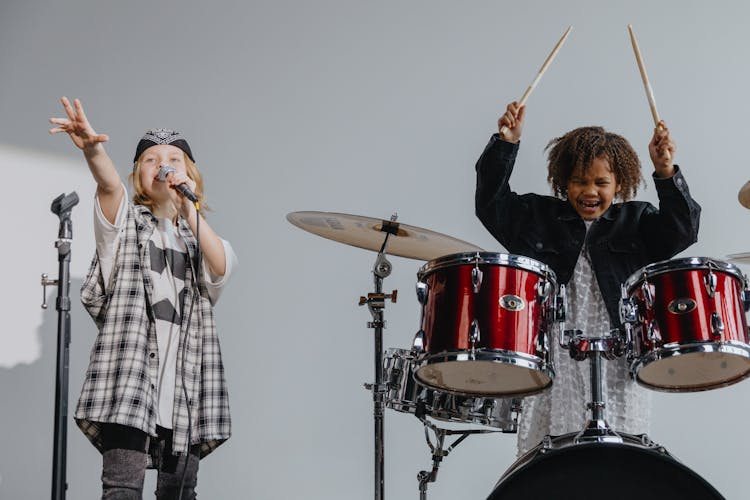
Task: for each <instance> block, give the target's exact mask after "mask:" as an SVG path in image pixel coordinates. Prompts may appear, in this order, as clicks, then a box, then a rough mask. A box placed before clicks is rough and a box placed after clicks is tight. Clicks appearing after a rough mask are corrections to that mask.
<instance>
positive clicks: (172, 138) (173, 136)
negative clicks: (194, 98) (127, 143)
mask: <svg viewBox="0 0 750 500" xmlns="http://www.w3.org/2000/svg"><path fill="white" fill-rule="evenodd" d="M158 144H169V145H170V146H175V147H177V148H180V149H181V150H183V151H184V152H185V154H186V155H188V158H190V160H192V161H193V162H194V161H195V159H194V158H193V152H192V151H190V146H189V145H188V143H187V141H186V140H185V139H184V138H183V137H182V135H180V133H179V132H175V131H174V130H170V129H168V128H157V129H151V130H147V131H146V134H145V135H144V136H143V137H142V138H141V140H140V141H138V147H136V148H135V157H134V158H133V163H135V162H137V161H138V158H139V157H140V156H141V155H142V154H143V152H144V151H146V150H147V149H148V148H150V147H151V146H156V145H158Z"/></svg>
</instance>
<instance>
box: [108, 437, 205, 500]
mask: <svg viewBox="0 0 750 500" xmlns="http://www.w3.org/2000/svg"><path fill="white" fill-rule="evenodd" d="M102 430H103V432H102V436H103V443H104V451H103V453H102V500H142V499H143V481H144V478H145V475H146V466H147V463H148V454H149V453H150V454H151V455H152V457H153V456H156V457H157V458H158V459H160V460H159V463H157V464H155V466H156V467H157V468H158V470H159V472H158V476H157V479H156V498H157V500H194V499H195V498H197V495H196V493H195V487H196V485H197V483H198V463H199V455H198V447H197V446H193V447H192V449H191V450H190V453H189V454H188V455H187V457H185V455H181V456H179V457H178V456H176V455H172V435H171V432H170V431H169V430H167V429H161V428H160V429H158V430H159V437H158V438H157V439H149V437H148V436H147V435H146V434H145V433H143V432H142V431H140V430H138V429H133V428H131V427H125V426H121V425H116V424H105V425H104V427H103V429H102ZM147 450H148V453H147ZM186 460H187V467H186V465H185V462H186ZM183 472H184V474H185V483H184V486H183V489H182V498H178V495H179V491H180V483H181V482H182V477H183Z"/></svg>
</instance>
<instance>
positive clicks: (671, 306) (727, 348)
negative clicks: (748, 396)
mask: <svg viewBox="0 0 750 500" xmlns="http://www.w3.org/2000/svg"><path fill="white" fill-rule="evenodd" d="M710 275H713V276H714V277H715V283H716V285H715V287H714V293H713V296H711V294H710V293H709V287H708V285H707V280H710V279H711V278H710ZM744 282H745V279H744V277H743V275H742V273H741V272H740V271H739V270H738V269H737V267H736V266H733V265H732V264H728V263H725V262H722V261H719V260H715V259H710V258H707V257H691V258H685V259H675V260H671V261H663V262H657V263H655V264H651V265H649V266H646V267H645V268H643V269H641V270H640V271H638V272H636V273H634V274H633V275H632V276H631V277H630V278H629V279H628V281H627V282H626V284H625V287H626V290H627V292H628V295H629V297H630V298H631V300H632V301H633V302H634V303H635V304H636V310H637V323H636V324H635V327H634V328H633V334H634V335H633V337H634V338H633V352H632V354H631V358H632V362H631V371H632V372H633V375H634V376H635V378H636V380H637V381H638V382H639V383H640V384H641V385H644V386H646V387H649V388H651V389H655V390H660V391H667V392H693V391H703V390H709V389H714V388H718V387H724V386H727V385H731V384H734V383H736V382H739V381H741V380H743V379H744V378H746V377H747V376H748V375H750V345H748V331H747V319H746V317H745V310H744V304H743V285H744ZM646 289H648V292H647V291H646ZM649 295H650V297H649ZM719 327H721V331H719ZM652 337H653V339H652ZM659 337H660V339H659Z"/></svg>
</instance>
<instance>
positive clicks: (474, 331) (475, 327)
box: [469, 319, 481, 352]
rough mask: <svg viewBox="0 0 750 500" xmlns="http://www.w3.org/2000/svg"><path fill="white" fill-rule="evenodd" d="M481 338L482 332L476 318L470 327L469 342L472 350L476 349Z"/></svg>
mask: <svg viewBox="0 0 750 500" xmlns="http://www.w3.org/2000/svg"><path fill="white" fill-rule="evenodd" d="M480 339H481V332H480V331H479V322H478V321H477V320H476V319H474V320H473V321H472V322H471V327H470V328H469V344H470V345H471V350H472V352H473V351H474V350H475V349H476V345H477V343H478V342H479V341H480Z"/></svg>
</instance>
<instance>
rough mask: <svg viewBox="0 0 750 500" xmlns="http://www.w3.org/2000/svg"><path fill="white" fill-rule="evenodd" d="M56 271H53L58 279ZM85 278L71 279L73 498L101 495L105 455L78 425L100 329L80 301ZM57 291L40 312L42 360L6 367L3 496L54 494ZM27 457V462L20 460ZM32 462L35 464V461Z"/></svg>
mask: <svg viewBox="0 0 750 500" xmlns="http://www.w3.org/2000/svg"><path fill="white" fill-rule="evenodd" d="M55 274H56V273H54V272H50V275H51V277H52V278H55V277H56V276H55ZM80 288H81V279H71V283H70V299H71V312H70V315H71V344H70V370H69V371H70V373H69V398H68V401H69V404H68V431H67V432H68V437H67V439H68V446H67V483H68V485H69V486H68V492H67V497H68V498H98V497H99V496H100V495H101V489H100V486H99V474H100V472H99V471H100V468H101V458H100V455H99V452H98V451H96V449H95V448H94V447H93V446H91V445H90V444H89V442H88V441H87V440H86V438H85V437H84V436H83V434H82V433H81V432H80V431H79V430H78V427H77V426H76V425H75V422H74V421H73V413H74V411H75V404H76V401H77V400H78V394H79V392H80V390H81V384H82V382H83V375H84V372H85V370H86V366H87V364H88V357H89V350H90V349H91V346H92V345H93V340H94V337H95V335H96V329H95V327H94V324H93V322H92V321H91V319H90V318H89V316H88V314H87V313H86V311H85V310H84V309H83V306H82V305H81V302H80V298H79V297H80V295H79V290H80ZM56 297H57V290H56V289H55V290H54V293H53V294H52V296H51V298H50V299H48V305H49V308H48V309H47V310H45V311H43V312H42V310H41V308H40V314H42V315H43V322H42V325H41V327H40V328H39V330H38V331H37V334H38V335H39V338H40V341H41V342H40V344H41V346H42V347H41V356H40V358H39V359H38V360H37V361H35V362H34V363H31V364H26V365H17V366H15V367H13V368H11V369H5V368H0V394H2V411H0V429H2V442H3V453H2V454H0V498H7V499H26V498H29V499H31V498H49V497H50V494H51V491H52V458H53V450H54V448H53V444H54V443H53V437H54V415H55V383H56V375H57V372H56V370H57V368H56V363H57V322H58V321H57V320H58V312H57V310H56V309H55V299H56ZM19 458H21V459H19ZM29 459H31V460H29Z"/></svg>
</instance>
